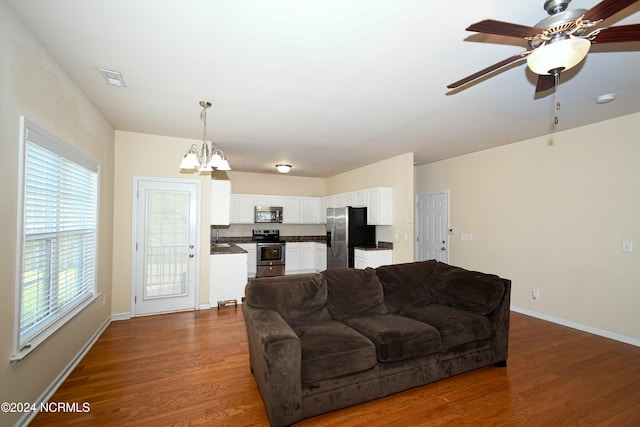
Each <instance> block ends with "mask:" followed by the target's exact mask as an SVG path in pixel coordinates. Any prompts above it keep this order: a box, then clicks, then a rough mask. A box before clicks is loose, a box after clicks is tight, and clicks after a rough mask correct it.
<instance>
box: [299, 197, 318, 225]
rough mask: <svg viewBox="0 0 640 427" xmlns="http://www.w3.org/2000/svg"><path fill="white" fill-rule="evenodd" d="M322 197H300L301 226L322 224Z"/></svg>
mask: <svg viewBox="0 0 640 427" xmlns="http://www.w3.org/2000/svg"><path fill="white" fill-rule="evenodd" d="M320 207H321V203H320V197H300V224H321V222H320Z"/></svg>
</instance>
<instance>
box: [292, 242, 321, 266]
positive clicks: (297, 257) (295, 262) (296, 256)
mask: <svg viewBox="0 0 640 427" xmlns="http://www.w3.org/2000/svg"><path fill="white" fill-rule="evenodd" d="M284 257H285V260H284V271H285V274H301V273H314V272H315V271H316V266H315V261H316V256H315V243H314V242H287V245H286V247H285V255H284Z"/></svg>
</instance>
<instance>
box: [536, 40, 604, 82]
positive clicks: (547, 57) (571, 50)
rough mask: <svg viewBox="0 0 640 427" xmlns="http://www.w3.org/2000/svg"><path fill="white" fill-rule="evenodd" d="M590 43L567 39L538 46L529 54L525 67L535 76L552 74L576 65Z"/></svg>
mask: <svg viewBox="0 0 640 427" xmlns="http://www.w3.org/2000/svg"><path fill="white" fill-rule="evenodd" d="M590 47H591V41H590V40H588V39H585V38H568V39H563V40H558V41H555V42H551V43H549V44H546V45H544V46H540V47H539V48H537V49H535V50H534V51H533V52H531V53H530V54H529V56H528V57H527V65H528V66H529V68H530V69H531V71H533V72H534V73H536V74H539V75H543V74H554V73H556V72H560V71H566V70H568V69H570V68H573V67H575V66H576V65H578V64H579V63H580V62H582V60H583V59H584V58H585V56H587V53H589V48H590Z"/></svg>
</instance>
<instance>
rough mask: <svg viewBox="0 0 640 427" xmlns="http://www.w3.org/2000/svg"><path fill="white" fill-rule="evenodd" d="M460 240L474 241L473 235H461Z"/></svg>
mask: <svg viewBox="0 0 640 427" xmlns="http://www.w3.org/2000/svg"><path fill="white" fill-rule="evenodd" d="M460 240H473V234H471V233H462V234H460Z"/></svg>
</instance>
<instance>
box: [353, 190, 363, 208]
mask: <svg viewBox="0 0 640 427" xmlns="http://www.w3.org/2000/svg"><path fill="white" fill-rule="evenodd" d="M351 206H353V207H356V208H361V207H364V206H367V190H360V191H354V192H353V205H351Z"/></svg>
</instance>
